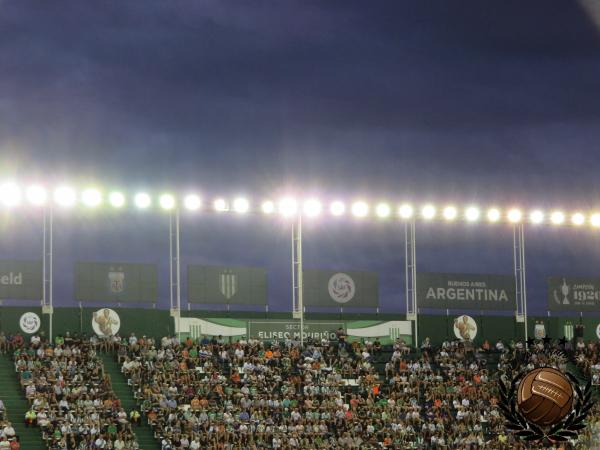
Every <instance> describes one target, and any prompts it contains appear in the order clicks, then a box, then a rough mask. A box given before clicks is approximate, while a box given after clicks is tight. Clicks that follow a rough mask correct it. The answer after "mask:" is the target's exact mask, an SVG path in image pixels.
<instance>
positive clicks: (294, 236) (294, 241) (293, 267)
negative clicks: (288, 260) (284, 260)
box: [292, 222, 297, 315]
mask: <svg viewBox="0 0 600 450" xmlns="http://www.w3.org/2000/svg"><path fill="white" fill-rule="evenodd" d="M296 311H297V308H296V229H295V228H294V222H292V315H293V314H294V313H295V312H296Z"/></svg>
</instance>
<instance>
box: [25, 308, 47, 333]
mask: <svg viewBox="0 0 600 450" xmlns="http://www.w3.org/2000/svg"><path fill="white" fill-rule="evenodd" d="M19 326H20V327H21V330H22V331H23V333H27V334H33V333H35V332H37V331H38V330H39V329H40V327H41V326H42V320H41V319H40V316H38V315H37V314H36V313H34V312H26V313H25V314H23V315H22V316H21V319H19Z"/></svg>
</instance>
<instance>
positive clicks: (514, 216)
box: [506, 209, 523, 223]
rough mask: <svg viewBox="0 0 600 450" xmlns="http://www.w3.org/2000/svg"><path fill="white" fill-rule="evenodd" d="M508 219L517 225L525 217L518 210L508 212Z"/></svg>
mask: <svg viewBox="0 0 600 450" xmlns="http://www.w3.org/2000/svg"><path fill="white" fill-rule="evenodd" d="M506 217H507V218H508V221H509V222H511V223H517V222H520V221H521V218H522V217H523V213H522V212H521V211H520V210H518V209H511V210H510V211H508V214H507V216H506Z"/></svg>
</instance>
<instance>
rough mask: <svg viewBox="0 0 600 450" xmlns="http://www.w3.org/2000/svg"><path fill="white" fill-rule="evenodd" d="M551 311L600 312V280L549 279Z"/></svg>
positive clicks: (549, 307) (576, 278)
mask: <svg viewBox="0 0 600 450" xmlns="http://www.w3.org/2000/svg"><path fill="white" fill-rule="evenodd" d="M548 309H550V310H551V311H600V278H580V277H550V278H548Z"/></svg>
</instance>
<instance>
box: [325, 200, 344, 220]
mask: <svg viewBox="0 0 600 450" xmlns="http://www.w3.org/2000/svg"><path fill="white" fill-rule="evenodd" d="M329 212H331V215H333V216H341V215H343V214H344V213H345V212H346V205H344V203H343V202H340V201H338V200H336V201H334V202H332V203H331V205H330V206H329Z"/></svg>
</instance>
